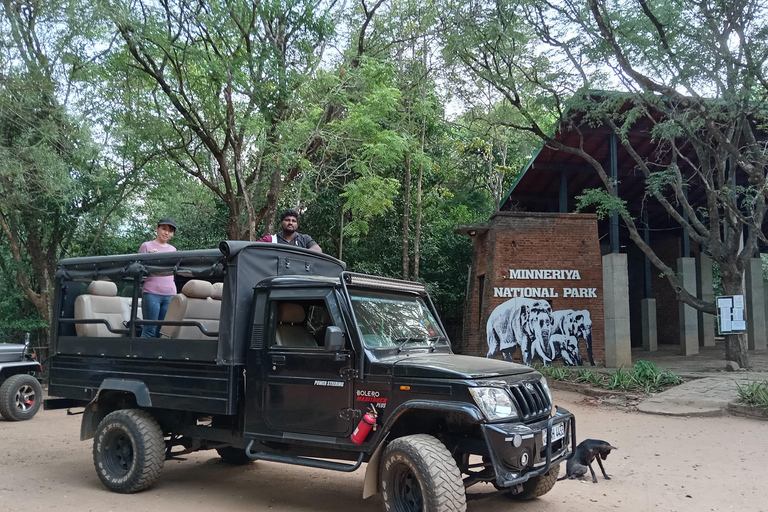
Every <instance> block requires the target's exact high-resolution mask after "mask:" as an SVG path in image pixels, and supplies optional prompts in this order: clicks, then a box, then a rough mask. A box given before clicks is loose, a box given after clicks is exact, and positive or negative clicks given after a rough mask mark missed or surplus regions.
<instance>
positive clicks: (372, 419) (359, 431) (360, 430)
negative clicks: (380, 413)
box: [349, 405, 377, 444]
mask: <svg viewBox="0 0 768 512" xmlns="http://www.w3.org/2000/svg"><path fill="white" fill-rule="evenodd" d="M376 416H377V414H376V408H375V407H374V406H373V405H371V410H370V411H368V412H366V413H365V415H364V416H363V419H362V420H360V423H358V424H357V427H355V431H354V432H352V435H351V436H349V439H350V441H352V442H353V443H355V444H363V441H365V438H366V437H368V434H369V433H370V432H371V430H374V431H375V430H376V426H377V425H376Z"/></svg>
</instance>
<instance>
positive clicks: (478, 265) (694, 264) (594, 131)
mask: <svg viewBox="0 0 768 512" xmlns="http://www.w3.org/2000/svg"><path fill="white" fill-rule="evenodd" d="M577 124H578V123H577ZM651 129H652V123H650V122H648V121H643V120H642V119H640V120H638V121H637V123H636V124H635V125H634V129H633V131H632V132H631V133H630V134H629V137H630V139H631V140H632V146H633V148H634V149H636V150H637V151H638V153H640V154H644V155H654V156H656V155H655V153H654V152H656V151H657V150H658V147H657V144H656V143H655V142H654V141H653V140H652V138H651V136H650V135H649V134H650V133H651ZM555 137H556V138H557V140H558V141H560V142H562V143H563V144H565V145H566V146H570V147H579V146H581V147H583V148H584V150H585V151H586V152H587V153H588V154H589V155H590V156H592V157H593V158H594V159H596V160H597V161H599V162H601V163H602V165H603V167H604V168H605V169H606V171H607V172H609V173H610V174H609V176H610V177H611V178H612V179H613V181H614V182H615V183H616V187H617V192H618V194H619V196H620V197H621V198H622V199H623V200H624V201H625V203H626V208H627V210H628V211H629V213H630V215H631V216H632V217H633V218H634V219H636V225H637V226H638V227H639V229H640V230H641V234H642V236H643V239H644V240H645V243H646V244H648V245H649V246H650V247H651V248H652V249H653V250H654V252H655V253H656V255H657V256H659V257H660V258H661V260H662V261H664V262H665V263H666V264H667V265H668V266H670V267H671V268H673V269H676V270H677V272H678V275H679V276H680V277H681V279H682V282H683V283H684V286H685V288H686V289H687V290H689V291H690V292H691V293H695V294H696V295H697V296H698V297H699V298H701V299H704V300H707V301H711V300H712V299H713V295H714V292H713V274H712V273H713V269H712V261H711V260H710V259H709V258H708V257H707V256H706V254H704V251H702V250H700V248H699V247H698V246H697V244H696V243H694V242H692V241H691V240H690V238H689V236H688V233H686V232H685V230H684V229H683V228H682V227H681V225H680V224H679V223H678V222H677V221H676V220H675V219H673V218H672V217H671V216H670V215H669V213H668V212H667V211H665V210H664V208H663V207H662V206H661V205H659V204H658V203H654V202H652V201H649V200H648V198H647V195H646V190H645V186H646V184H645V181H644V176H643V175H642V173H640V172H639V171H638V170H637V167H636V163H635V161H634V160H633V158H632V156H631V155H630V154H629V153H628V152H627V151H626V150H625V149H624V148H623V147H622V146H621V145H620V144H618V143H617V138H616V136H615V134H614V133H613V132H612V131H611V130H610V129H609V128H607V127H604V126H594V125H592V124H589V123H584V124H581V125H579V130H578V132H576V131H575V130H564V129H563V130H559V131H558V132H556V134H555ZM688 157H689V158H691V159H695V155H688ZM658 161H659V162H660V163H663V161H664V157H663V155H661V156H659V157H658ZM602 187H603V184H602V180H600V178H599V176H597V173H596V172H595V170H594V168H593V167H592V166H591V165H589V164H588V163H587V162H585V161H584V160H582V159H581V157H579V156H578V155H576V154H573V153H570V152H566V151H557V150H555V149H553V148H551V147H549V146H547V145H543V146H542V147H541V148H540V149H539V151H538V152H537V153H536V154H535V155H534V156H533V157H532V158H531V160H530V162H529V163H528V165H527V166H526V167H525V168H524V169H523V171H522V172H521V174H520V177H519V178H518V180H517V182H516V183H515V184H514V185H513V187H512V189H511V190H510V192H509V194H508V195H507V197H506V198H505V199H504V201H503V202H502V204H501V207H500V211H499V212H497V213H496V214H494V216H493V217H492V218H491V219H490V220H489V221H488V222H487V223H480V224H474V225H466V226H460V227H459V228H458V229H456V232H457V233H462V234H465V235H468V236H471V237H473V240H474V246H475V255H474V261H473V267H472V270H471V276H470V280H469V284H468V292H469V293H468V297H467V305H466V313H465V319H464V322H465V326H464V340H463V341H464V352H466V353H468V354H474V355H483V352H484V351H485V353H486V354H487V353H488V352H493V350H494V349H493V347H492V346H491V345H493V344H494V343H497V342H498V343H501V342H500V341H496V340H498V339H499V338H504V339H507V340H509V339H511V338H513V337H514V336H512V335H511V334H510V333H508V332H506V333H501V334H499V333H498V332H491V331H492V326H491V325H490V323H491V320H493V318H492V316H494V315H495V316H497V317H498V316H499V315H500V313H498V312H497V313H494V310H495V309H496V308H498V307H499V306H501V305H502V304H504V303H505V301H507V300H510V298H509V297H503V296H502V297H499V296H494V290H495V289H496V288H499V287H501V288H507V287H510V285H508V284H500V283H501V281H500V280H502V281H503V280H504V275H505V273H506V275H507V276H508V277H509V272H510V269H528V270H535V269H539V270H556V269H563V270H565V269H579V270H580V273H581V274H583V275H584V276H587V275H588V276H590V277H589V279H590V281H591V282H593V283H597V284H590V285H588V286H587V287H588V288H592V287H597V289H598V290H599V292H598V293H597V298H595V297H591V298H582V297H578V298H577V297H569V298H570V299H572V300H571V301H567V300H566V298H565V297H564V296H563V295H562V294H560V295H559V296H558V297H544V296H541V295H542V294H541V293H539V294H538V295H535V296H531V297H527V298H530V299H540V300H544V301H546V302H547V303H548V304H549V306H550V307H551V309H552V313H551V316H552V320H553V322H554V321H555V320H556V316H557V315H556V314H555V312H557V311H558V310H562V309H570V310H574V311H579V310H588V311H589V312H590V316H591V320H592V326H593V340H592V347H593V355H594V360H595V362H596V363H597V364H606V365H607V366H620V365H628V364H631V347H643V348H644V349H645V350H656V349H657V346H658V344H659V343H662V344H669V345H678V346H679V347H680V352H681V353H682V354H685V355H691V354H696V353H698V350H699V347H700V346H714V344H715V333H716V330H715V320H716V318H715V317H714V315H709V314H704V313H701V312H697V311H696V310H694V309H693V308H691V307H690V306H687V305H685V304H683V303H682V302H679V301H678V300H677V297H676V294H675V292H674V290H673V289H672V287H671V286H670V285H669V283H668V282H667V281H666V280H665V279H663V278H662V277H661V276H660V272H659V271H658V270H657V269H656V268H655V267H653V266H652V265H651V263H650V260H649V259H648V258H647V257H646V256H645V254H643V253H642V251H640V249H639V248H638V247H637V246H636V245H635V244H634V242H632V241H631V239H630V237H629V232H628V230H627V228H626V227H624V226H623V225H620V223H619V219H618V216H617V215H614V216H612V217H609V218H605V219H602V220H598V219H597V218H596V217H594V216H590V215H583V214H575V213H573V212H575V210H576V205H577V201H578V200H577V197H578V196H579V195H581V194H582V193H583V191H584V190H587V189H602ZM685 193H686V194H687V197H688V200H689V202H690V203H691V204H692V205H694V207H696V205H701V204H702V203H703V202H705V199H704V197H705V195H704V191H703V190H700V189H696V188H694V187H689V188H688V189H686V191H685ZM582 268H583V269H585V270H583V271H582V270H581V269H582ZM600 276H602V279H600ZM538 277H541V276H538ZM598 281H600V282H598ZM545 282H546V281H545V280H540V279H534V280H527V281H526V280H518V282H517V283H516V285H515V286H514V287H515V288H520V287H522V288H537V287H539V288H541V287H545V284H544V283H545ZM565 284H566V283H559V282H558V283H554V282H553V285H552V286H554V287H555V288H558V289H559V288H564V287H566V286H565ZM518 285H520V286H518ZM573 286H574V287H581V286H577V285H573ZM767 289H768V288H767V287H766V286H765V285H764V283H763V278H762V267H761V260H760V259H759V258H758V257H755V258H753V259H752V260H751V261H750V263H749V265H748V266H747V271H746V277H745V314H746V318H747V319H748V320H749V321H748V327H749V331H748V345H749V349H751V350H754V349H758V350H764V349H765V348H766V317H768V313H767V312H766V308H768V300H766V296H765V293H766V290H767ZM513 298H514V297H513ZM518 302H520V301H518ZM508 307H511V306H508ZM544 307H545V308H546V306H544ZM510 318H511V317H510ZM553 329H554V330H553V332H557V331H556V327H553ZM535 337H536V336H534V338H535ZM538 338H539V341H538V342H536V343H538V345H539V346H542V345H543V346H546V345H549V349H544V352H546V354H545V355H547V356H549V355H552V354H551V351H552V350H554V348H553V347H552V345H553V343H552V342H550V341H549V340H546V341H542V340H543V339H544V338H546V336H543V337H542V336H540V335H538ZM489 340H491V343H490V344H489ZM571 341H572V340H571ZM559 342H561V340H557V339H556V340H555V344H556V343H559ZM585 345H586V343H585V340H584V339H583V338H580V341H579V351H580V355H581V356H582V359H583V360H584V361H587V358H586V356H585V354H584V350H585ZM538 351H539V352H541V351H542V349H541V348H539V349H538ZM520 352H521V351H519V350H518V352H517V355H516V357H517V358H518V359H519V358H521V357H522V358H523V359H524V358H525V355H524V354H522V355H521V353H520ZM598 354H599V355H598ZM563 359H564V361H566V362H568V358H567V357H565V358H563Z"/></svg>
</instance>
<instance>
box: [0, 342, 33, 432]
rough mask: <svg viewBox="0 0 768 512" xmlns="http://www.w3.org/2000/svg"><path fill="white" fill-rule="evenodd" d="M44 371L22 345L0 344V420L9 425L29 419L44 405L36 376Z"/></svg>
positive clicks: (27, 347)
mask: <svg viewBox="0 0 768 512" xmlns="http://www.w3.org/2000/svg"><path fill="white" fill-rule="evenodd" d="M42 371H43V367H42V366H40V363H39V362H37V360H36V359H35V354H34V352H32V351H31V350H30V348H29V341H28V340H27V341H26V342H25V343H23V344H21V343H0V416H2V417H3V418H5V419H6V420H8V421H24V420H29V419H32V417H33V416H34V415H35V414H37V411H39V410H40V404H42V403H43V388H42V387H41V386H40V382H38V380H37V378H36V377H35V374H39V373H41V372H42Z"/></svg>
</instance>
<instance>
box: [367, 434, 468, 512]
mask: <svg viewBox="0 0 768 512" xmlns="http://www.w3.org/2000/svg"><path fill="white" fill-rule="evenodd" d="M380 475H381V477H380V478H381V490H382V493H383V496H384V509H385V510H386V511H387V512H464V511H465V510H466V509H467V498H466V494H465V492H464V483H463V481H462V479H461V473H459V468H458V466H457V465H456V461H455V460H454V459H453V457H452V456H451V454H450V452H449V451H448V450H447V449H446V448H445V446H444V445H443V443H441V442H440V441H438V440H437V439H436V438H434V437H432V436H430V435H426V434H418V435H412V436H405V437H401V438H399V439H395V440H394V441H392V442H391V443H390V444H389V446H387V448H386V450H384V456H383V457H382V459H381V471H380Z"/></svg>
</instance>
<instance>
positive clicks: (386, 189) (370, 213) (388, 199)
mask: <svg viewBox="0 0 768 512" xmlns="http://www.w3.org/2000/svg"><path fill="white" fill-rule="evenodd" d="M399 187H400V183H399V182H398V181H397V180H395V179H393V178H382V177H381V176H377V175H375V174H365V175H363V176H361V177H360V178H358V179H356V180H355V181H352V182H350V183H348V184H347V185H346V186H345V187H344V193H342V194H341V197H343V198H344V199H346V202H345V203H344V211H345V212H346V211H349V212H351V213H352V219H353V220H352V221H351V222H350V223H349V224H347V226H346V227H345V228H344V232H345V233H346V234H347V235H348V236H349V237H350V238H351V239H353V240H356V239H358V238H360V237H361V236H362V235H367V234H368V231H369V230H370V227H369V226H368V221H369V220H370V219H371V217H374V216H376V215H383V214H384V213H386V212H387V211H390V210H392V207H393V202H392V198H393V197H394V196H395V194H396V193H397V189H398V188H399Z"/></svg>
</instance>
